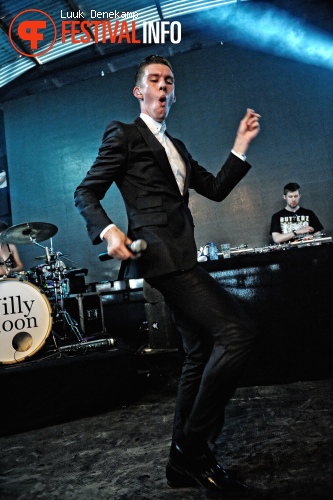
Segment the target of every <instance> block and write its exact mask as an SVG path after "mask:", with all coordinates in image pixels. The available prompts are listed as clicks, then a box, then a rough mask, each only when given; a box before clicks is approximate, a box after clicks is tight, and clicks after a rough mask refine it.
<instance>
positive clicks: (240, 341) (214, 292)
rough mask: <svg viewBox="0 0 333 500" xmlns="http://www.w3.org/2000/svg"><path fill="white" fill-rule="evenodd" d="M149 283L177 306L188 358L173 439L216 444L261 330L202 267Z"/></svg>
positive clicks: (175, 310)
mask: <svg viewBox="0 0 333 500" xmlns="http://www.w3.org/2000/svg"><path fill="white" fill-rule="evenodd" d="M146 281H147V282H148V283H149V284H150V285H151V286H152V287H154V288H156V289H157V290H159V291H160V292H161V293H162V294H163V296H164V298H165V301H166V302H167V303H168V304H169V306H170V307H171V310H172V313H173V317H174V320H175V324H176V327H177V330H178V331H179V333H180V334H181V338H182V344H183V350H184V353H185V359H184V364H183V368H182V373H181V377H180V382H179V389H178V395H177V400H176V409H175V418H174V427H173V440H174V441H177V440H179V439H180V438H181V437H182V436H183V434H184V435H185V436H186V437H188V438H190V439H191V440H193V441H195V440H197V441H198V442H201V441H202V440H205V441H207V442H209V443H214V441H215V439H216V438H217V437H218V435H219V434H220V432H221V430H222V427H223V423H224V411H225V406H226V404H227V403H228V401H229V400H230V398H231V397H232V395H233V394H234V392H235V390H236V388H237V384H238V381H239V378H240V376H241V375H242V374H243V371H244V369H245V368H246V366H247V364H248V361H249V360H250V359H251V354H252V352H253V349H254V346H255V340H256V336H257V335H256V331H255V329H254V327H253V325H252V324H251V321H250V319H249V318H248V317H246V316H245V314H244V312H243V311H242V309H241V308H240V307H239V305H238V304H237V302H236V301H235V299H234V298H233V297H232V296H231V295H230V294H229V293H228V292H226V290H224V288H223V287H222V286H221V285H220V284H219V283H218V282H217V281H216V280H215V279H214V278H212V277H211V276H210V274H209V273H208V272H206V271H205V270H204V269H203V268H201V267H200V266H195V267H194V268H192V269H190V270H186V271H181V272H176V273H170V274H168V275H163V276H158V277H154V278H149V279H147V280H146Z"/></svg>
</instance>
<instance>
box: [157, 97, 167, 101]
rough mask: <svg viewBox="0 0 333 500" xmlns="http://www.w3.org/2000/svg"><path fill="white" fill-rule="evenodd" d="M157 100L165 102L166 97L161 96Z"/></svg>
mask: <svg viewBox="0 0 333 500" xmlns="http://www.w3.org/2000/svg"><path fill="white" fill-rule="evenodd" d="M158 100H159V102H166V96H165V95H162V96H161V97H160V98H159V99H158Z"/></svg>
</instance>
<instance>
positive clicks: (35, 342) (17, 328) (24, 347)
mask: <svg viewBox="0 0 333 500" xmlns="http://www.w3.org/2000/svg"><path fill="white" fill-rule="evenodd" d="M51 328H52V314H51V306H50V303H49V301H48V299H47V298H46V297H45V296H44V295H42V294H41V292H40V291H39V289H38V288H37V286H35V285H33V284H32V283H29V282H27V281H19V280H17V279H11V278H7V279H4V280H0V363H4V364H6V363H17V362H19V361H23V360H24V359H26V358H27V357H29V356H32V355H33V354H35V353H36V352H37V351H38V350H39V349H40V348H41V347H42V346H43V345H44V344H45V341H46V339H47V337H48V336H49V334H50V331H51Z"/></svg>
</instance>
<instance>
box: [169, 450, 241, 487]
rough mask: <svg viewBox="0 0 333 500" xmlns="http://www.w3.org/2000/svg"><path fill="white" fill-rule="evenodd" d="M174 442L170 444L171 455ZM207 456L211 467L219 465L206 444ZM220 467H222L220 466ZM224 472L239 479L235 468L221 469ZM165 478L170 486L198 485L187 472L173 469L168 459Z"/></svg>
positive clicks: (232, 477)
mask: <svg viewBox="0 0 333 500" xmlns="http://www.w3.org/2000/svg"><path fill="white" fill-rule="evenodd" d="M174 446H175V445H174V444H172V446H171V448H172V450H171V455H174V451H173V448H174ZM206 455H207V458H208V460H209V462H210V466H211V467H216V466H218V467H221V466H220V465H219V464H218V463H217V461H216V458H215V456H214V454H213V453H212V452H211V450H210V449H209V448H208V446H207V451H206ZM221 469H222V468H221ZM222 470H223V471H224V472H225V474H227V475H228V476H229V477H230V479H233V480H235V481H237V480H238V479H239V472H238V471H237V470H230V469H222ZM165 472H166V478H167V484H168V486H169V487H170V488H197V487H198V486H199V484H198V482H197V481H196V480H195V479H193V478H192V477H191V476H189V475H188V474H185V473H184V472H180V471H178V470H176V469H174V468H173V467H172V466H171V465H170V461H169V462H168V463H167V466H166V471H165Z"/></svg>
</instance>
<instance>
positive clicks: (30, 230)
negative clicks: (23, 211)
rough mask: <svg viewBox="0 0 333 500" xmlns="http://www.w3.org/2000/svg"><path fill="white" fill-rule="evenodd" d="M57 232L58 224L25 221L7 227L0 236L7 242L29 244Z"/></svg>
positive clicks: (50, 236) (45, 238)
mask: <svg viewBox="0 0 333 500" xmlns="http://www.w3.org/2000/svg"><path fill="white" fill-rule="evenodd" d="M57 232H58V228H57V226H55V225H54V224H49V223H48V222H24V223H23V224H17V225H16V226H12V227H9V228H7V229H5V230H4V231H3V232H2V233H1V235H0V238H1V240H2V241H4V242H5V243H13V244H14V245H27V244H29V243H33V242H34V241H36V242H37V243H39V242H40V241H44V240H47V239H49V238H52V236H54V235H55V234H56V233H57Z"/></svg>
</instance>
